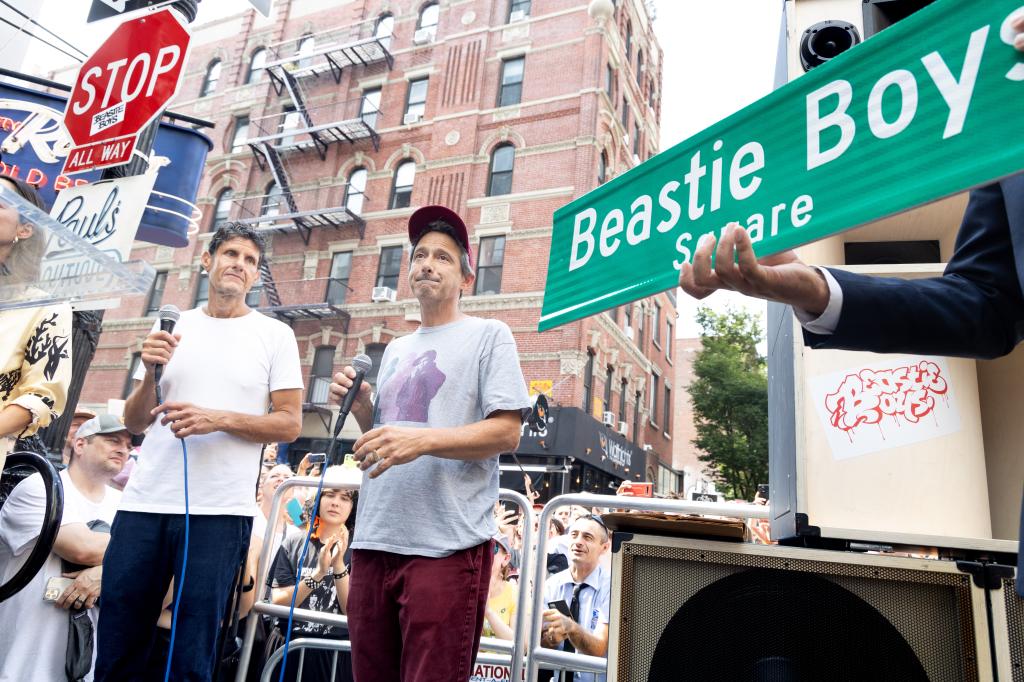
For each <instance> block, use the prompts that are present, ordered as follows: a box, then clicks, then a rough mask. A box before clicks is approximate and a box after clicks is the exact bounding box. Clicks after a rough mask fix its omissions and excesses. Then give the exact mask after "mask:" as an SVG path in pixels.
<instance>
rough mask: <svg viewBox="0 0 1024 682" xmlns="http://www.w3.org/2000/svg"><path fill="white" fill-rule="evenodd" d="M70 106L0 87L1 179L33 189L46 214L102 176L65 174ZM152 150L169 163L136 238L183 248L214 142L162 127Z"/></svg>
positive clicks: (55, 97) (26, 91)
mask: <svg viewBox="0 0 1024 682" xmlns="http://www.w3.org/2000/svg"><path fill="white" fill-rule="evenodd" d="M66 102H67V100H66V98H64V97H60V96H58V95H52V94H50V93H46V92H40V91H36V90H29V89H27V88H22V87H19V86H17V85H12V84H10V83H4V82H0V174H2V175H10V176H13V177H16V178H19V179H21V180H24V181H25V182H28V183H29V184H31V185H34V186H35V187H36V188H37V189H38V190H39V192H40V194H41V195H42V197H43V201H44V203H45V204H46V208H47V210H49V208H50V207H51V206H52V205H53V201H54V199H55V198H56V195H57V192H59V191H60V190H62V189H64V188H66V187H71V186H74V185H80V184H85V183H87V182H92V181H94V180H98V179H99V178H100V171H93V172H89V173H80V174H75V175H73V176H70V177H69V176H66V175H61V170H62V169H63V167H64V160H65V158H66V157H67V155H68V151H69V150H70V149H71V146H72V145H71V138H70V137H69V136H68V134H67V131H66V130H65V129H64V122H63V121H64V107H65V105H66ZM153 149H154V151H155V152H156V154H157V155H159V156H164V157H166V158H167V159H168V160H169V163H168V164H167V165H166V166H164V167H163V168H161V169H160V172H159V173H158V174H157V178H156V185H155V186H154V188H153V194H152V196H151V197H150V200H149V201H148V202H147V203H148V206H150V208H147V209H146V212H145V213H144V214H143V216H142V222H141V224H140V226H139V231H138V234H137V235H136V239H138V240H140V241H146V242H152V243H154V244H162V245H164V246H174V247H181V246H185V245H186V244H188V228H189V222H188V217H187V216H188V214H189V213H190V212H191V208H190V205H191V204H193V203H195V200H196V193H197V192H198V191H199V182H200V180H201V179H202V176H203V168H204V167H205V165H206V154H207V153H208V152H209V151H210V150H211V149H213V142H212V141H211V140H210V138H208V137H207V136H206V135H203V134H202V133H199V132H196V131H195V130H192V129H191V128H184V127H182V126H177V125H173V124H171V123H165V122H161V123H160V129H159V130H158V131H157V135H156V140H155V141H154V144H153ZM154 209H162V210H154Z"/></svg>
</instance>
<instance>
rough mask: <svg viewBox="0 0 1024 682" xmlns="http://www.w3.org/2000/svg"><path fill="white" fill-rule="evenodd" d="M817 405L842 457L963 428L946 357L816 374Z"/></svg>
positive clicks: (813, 390)
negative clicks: (821, 374)
mask: <svg viewBox="0 0 1024 682" xmlns="http://www.w3.org/2000/svg"><path fill="white" fill-rule="evenodd" d="M808 383H809V384H810V389H811V396H812V400H813V402H814V407H815V409H816V410H817V412H818V416H819V417H820V418H821V423H822V427H823V428H824V430H825V436H826V438H827V439H828V443H829V445H830V446H831V448H832V455H833V456H834V457H835V458H836V459H848V458H850V457H859V456H861V455H866V454H870V453H873V452H879V451H881V450H889V449H892V448H898V447H902V446H904V445H910V444H911V443H920V442H922V441H926V440H931V439H932V438H938V437H941V436H947V435H949V434H951V433H955V432H956V431H959V430H960V412H959V410H958V409H957V405H956V397H955V396H954V393H953V386H952V384H951V383H950V373H949V364H948V363H947V362H946V360H945V358H938V357H920V356H918V357H903V358H896V359H891V360H890V359H885V360H879V361H878V362H871V363H869V364H865V365H862V366H854V367H850V368H849V369H847V370H844V371H840V372H834V373H832V374H827V375H823V376H819V377H815V378H813V379H811V380H810V381H809V382H808Z"/></svg>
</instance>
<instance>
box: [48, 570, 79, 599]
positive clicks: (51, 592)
mask: <svg viewBox="0 0 1024 682" xmlns="http://www.w3.org/2000/svg"><path fill="white" fill-rule="evenodd" d="M73 582H75V581H74V580H72V579H71V578H65V577H63V576H54V577H52V578H49V579H47V581H46V590H44V591H43V601H57V600H58V599H60V595H62V594H64V590H66V589H68V587H70V586H71V583H73Z"/></svg>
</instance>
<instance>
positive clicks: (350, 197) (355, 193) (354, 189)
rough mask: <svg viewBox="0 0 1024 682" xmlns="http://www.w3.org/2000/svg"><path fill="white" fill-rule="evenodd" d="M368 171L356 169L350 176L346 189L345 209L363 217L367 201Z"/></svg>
mask: <svg viewBox="0 0 1024 682" xmlns="http://www.w3.org/2000/svg"><path fill="white" fill-rule="evenodd" d="M366 177H367V173H366V169H365V168H356V169H355V170H353V171H352V172H351V173H350V174H349V176H348V185H346V187H345V208H346V209H347V210H348V212H349V213H351V214H353V215H361V214H362V212H363V202H364V200H365V199H366Z"/></svg>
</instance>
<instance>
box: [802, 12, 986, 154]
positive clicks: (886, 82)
mask: <svg viewBox="0 0 1024 682" xmlns="http://www.w3.org/2000/svg"><path fill="white" fill-rule="evenodd" d="M988 33H989V27H988V26H983V27H981V28H979V29H978V30H976V31H974V32H973V33H971V38H970V40H969V41H968V43H967V50H966V51H965V54H964V64H963V67H962V68H961V69H960V76H959V77H956V76H954V75H953V72H952V71H950V70H949V66H948V65H947V64H946V61H945V60H944V59H943V58H942V55H940V54H939V53H938V52H937V51H936V52H931V53H929V54H926V55H925V56H924V57H922V58H921V63H922V64H924V67H925V70H926V71H927V72H928V75H929V76H930V77H931V79H932V82H933V83H934V84H935V87H936V88H937V89H938V91H939V94H940V95H941V96H942V99H943V101H944V102H945V103H946V106H947V107H948V109H949V114H948V115H947V117H946V126H945V129H944V130H943V133H942V139H944V140H945V139H949V138H950V137H953V136H954V135H959V134H960V133H961V132H962V131H963V129H964V122H965V121H966V120H967V110H968V108H969V107H970V105H971V97H972V96H973V95H974V86H975V85H976V84H977V81H978V70H979V69H980V68H981V58H982V54H983V53H984V51H985V43H986V41H987V40H988ZM893 86H895V87H897V89H898V90H899V94H900V113H899V116H898V117H897V118H896V120H895V121H892V122H891V123H890V122H887V121H885V120H884V118H883V117H882V96H883V95H884V94H885V91H886V90H888V89H889V88H890V87H893ZM833 97H836V98H837V102H836V104H835V108H834V109H832V110H831V111H829V112H828V113H826V114H822V112H821V107H822V102H823V101H825V100H831V98H833ZM853 98H854V92H853V86H852V85H850V82H849V81H846V80H836V81H832V82H831V83H827V84H826V85H824V86H822V87H820V88H818V89H817V90H815V91H814V92H812V93H811V94H809V95H808V96H807V170H813V169H815V168H819V167H821V166H824V165H825V164H827V163H829V162H831V161H835V160H836V159H838V158H839V157H841V156H842V155H843V154H844V153H845V152H846V150H847V149H849V148H850V145H851V144H853V141H854V138H855V137H856V134H857V125H856V123H855V122H854V120H853V117H852V116H851V115H850V114H849V113H847V112H848V111H849V109H850V106H851V105H852V104H853ZM917 105H918V86H917V81H916V79H915V78H914V74H912V73H911V72H910V71H907V70H905V69H897V70H895V71H891V72H889V73H887V74H885V75H884V76H882V77H881V78H880V79H878V82H877V83H875V86H874V87H873V88H872V89H871V93H870V94H869V96H868V102H867V115H868V127H869V128H870V130H871V134H872V135H874V136H875V137H877V138H879V139H886V138H890V137H894V136H896V135H898V134H899V133H902V132H903V131H904V130H906V129H907V127H908V126H909V125H910V124H911V122H912V121H913V120H914V116H915V115H916V114H917ZM831 128H838V129H839V141H838V142H836V143H835V144H834V145H833V146H832V147H830V148H829V149H825V150H823V149H822V148H821V137H822V133H824V132H825V131H826V130H829V129H831Z"/></svg>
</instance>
